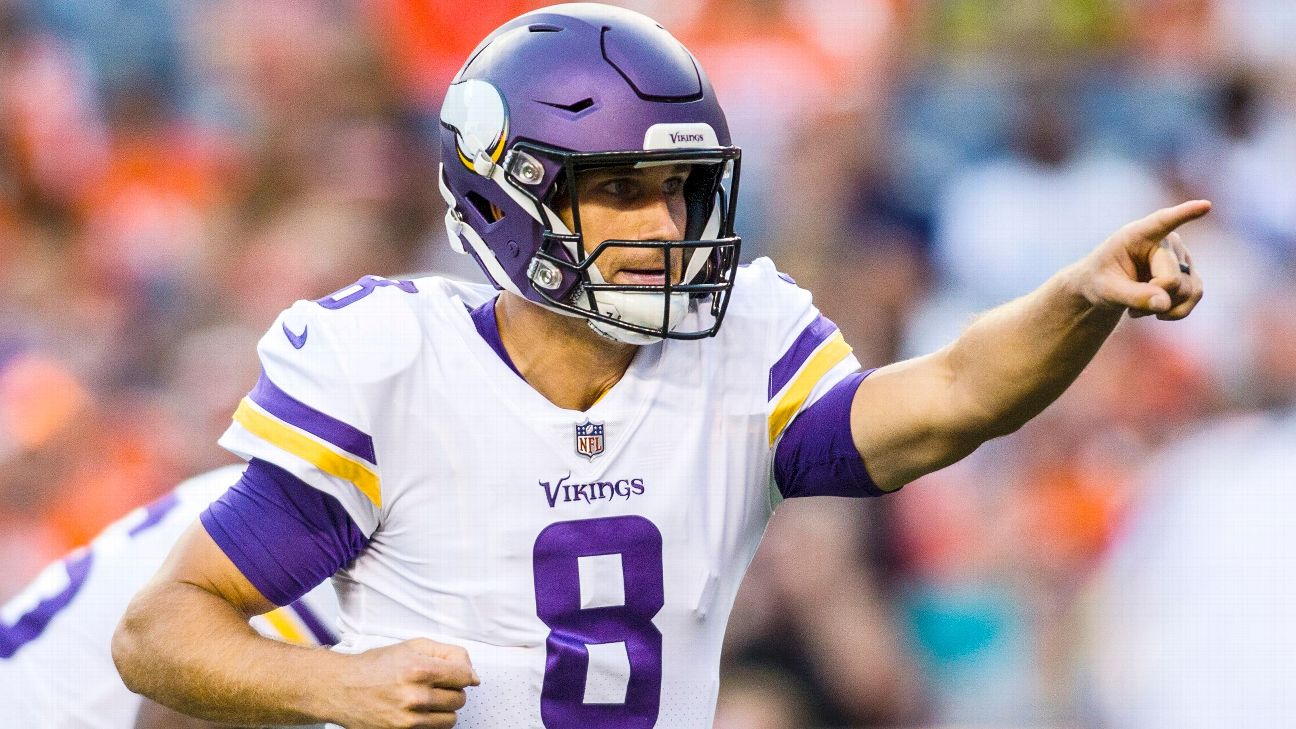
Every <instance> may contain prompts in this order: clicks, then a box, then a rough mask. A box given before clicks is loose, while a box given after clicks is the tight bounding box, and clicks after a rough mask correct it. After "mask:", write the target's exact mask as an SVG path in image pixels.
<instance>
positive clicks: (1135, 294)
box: [1099, 276, 1170, 314]
mask: <svg viewBox="0 0 1296 729" xmlns="http://www.w3.org/2000/svg"><path fill="white" fill-rule="evenodd" d="M1104 279H1105V280H1104V281H1103V283H1102V285H1101V286H1100V287H1099V296H1101V298H1102V299H1103V300H1104V301H1106V302H1107V303H1109V304H1116V305H1118V306H1124V307H1127V308H1129V309H1130V310H1131V311H1132V312H1142V313H1150V314H1160V313H1163V312H1166V311H1169V310H1170V294H1169V293H1167V292H1166V290H1165V288H1163V287H1162V286H1160V285H1158V281H1159V279H1153V280H1152V281H1149V282H1147V283H1143V282H1140V281H1131V280H1130V279H1128V278H1125V277H1123V276H1106V277H1104ZM1165 283H1166V284H1167V285H1168V284H1169V282H1168V281H1167V282H1165Z"/></svg>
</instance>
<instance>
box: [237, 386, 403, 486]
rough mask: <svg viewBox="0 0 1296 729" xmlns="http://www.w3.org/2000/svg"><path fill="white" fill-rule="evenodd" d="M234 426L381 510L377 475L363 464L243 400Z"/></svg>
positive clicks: (245, 399)
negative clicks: (351, 487)
mask: <svg viewBox="0 0 1296 729" xmlns="http://www.w3.org/2000/svg"><path fill="white" fill-rule="evenodd" d="M234 422H236V423H238V424H239V425H242V426H243V427H244V428H246V429H247V431H248V432H249V433H251V434H252V435H255V436H256V437H258V438H260V439H261V440H264V441H265V442H267V443H269V444H271V445H273V446H276V447H278V448H279V449H281V450H283V451H285V452H287V453H291V454H292V455H294V456H297V457H298V458H300V459H302V460H303V461H306V462H307V463H310V464H311V465H313V466H315V467H316V468H318V469H319V470H321V471H323V472H324V473H327V474H329V475H330V476H336V477H337V478H340V479H342V480H344V481H350V482H351V483H352V484H353V485H354V486H355V487H356V488H357V489H360V493H362V494H364V495H365V496H366V497H368V499H369V500H370V501H371V502H373V505H374V506H378V507H381V506H382V489H381V485H380V483H379V480H378V474H376V473H374V472H373V471H372V470H370V469H369V467H368V466H366V465H364V464H363V463H360V462H359V461H356V460H354V459H351V458H347V457H346V456H344V455H342V454H340V453H336V452H334V451H332V450H330V449H329V448H327V447H325V446H324V445H321V444H320V443H319V442H318V441H316V440H315V439H314V438H311V437H310V436H307V435H304V434H302V433H301V432H299V431H297V430H295V429H293V428H292V427H290V426H288V425H285V424H284V423H282V422H280V421H279V420H278V419H276V418H274V417H273V416H270V415H267V414H265V413H263V412H261V411H260V410H258V409H257V408H256V407H255V406H253V405H252V403H251V401H249V400H248V399H247V398H243V401H242V402H240V403H239V406H238V409H237V410H235V411H234Z"/></svg>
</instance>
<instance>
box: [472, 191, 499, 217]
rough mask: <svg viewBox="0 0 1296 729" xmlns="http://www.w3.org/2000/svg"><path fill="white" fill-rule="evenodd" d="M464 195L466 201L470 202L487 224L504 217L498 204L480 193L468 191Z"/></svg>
mask: <svg viewBox="0 0 1296 729" xmlns="http://www.w3.org/2000/svg"><path fill="white" fill-rule="evenodd" d="M464 197H466V198H468V202H470V203H472V206H473V208H475V209H476V210H477V213H478V214H479V215H481V216H482V219H483V220H485V221H486V223H487V224H494V223H498V222H499V221H501V220H503V219H504V211H503V210H501V209H500V207H499V206H498V205H496V204H495V203H493V202H491V201H490V200H487V199H486V198H485V197H483V196H482V195H479V194H478V193H476V192H471V191H470V192H469V193H468V194H467V195H465V196H464Z"/></svg>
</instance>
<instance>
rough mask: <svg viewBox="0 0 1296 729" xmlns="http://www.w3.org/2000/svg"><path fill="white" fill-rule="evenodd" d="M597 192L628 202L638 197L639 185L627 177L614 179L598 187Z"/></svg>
mask: <svg viewBox="0 0 1296 729" xmlns="http://www.w3.org/2000/svg"><path fill="white" fill-rule="evenodd" d="M599 191H600V192H602V193H603V194H605V195H608V196H610V197H614V198H617V199H619V200H630V199H634V198H635V197H636V196H638V194H639V183H637V182H636V181H634V180H632V179H630V178H628V177H614V178H612V179H610V180H607V181H605V182H604V183H603V184H601V185H599Z"/></svg>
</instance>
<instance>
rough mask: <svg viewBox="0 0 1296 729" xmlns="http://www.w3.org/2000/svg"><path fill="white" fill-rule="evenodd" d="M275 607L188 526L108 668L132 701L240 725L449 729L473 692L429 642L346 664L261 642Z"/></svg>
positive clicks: (452, 656)
mask: <svg viewBox="0 0 1296 729" xmlns="http://www.w3.org/2000/svg"><path fill="white" fill-rule="evenodd" d="M274 607H275V605H274V603H272V602H270V601H269V600H267V599H266V598H265V597H264V596H262V595H261V593H260V592H259V591H258V590H257V589H256V587H254V586H253V585H252V583H251V582H249V581H248V579H247V578H246V577H245V576H244V575H243V574H242V573H241V572H240V571H239V570H238V568H237V567H235V566H234V563H233V562H231V561H230V559H229V558H228V557H227V556H226V555H225V553H224V552H223V551H222V550H221V548H220V547H219V546H218V545H217V544H216V542H215V541H213V540H212V538H211V537H210V536H209V535H208V534H207V532H206V530H205V529H204V527H203V526H202V524H194V525H193V526H191V527H190V528H189V530H188V531H187V532H186V533H185V534H184V536H182V537H181V538H180V541H179V542H178V543H177V544H176V546H175V548H174V549H173V550H172V551H171V554H170V555H169V556H168V557H167V560H166V562H165V563H164V564H163V565H162V567H161V569H160V570H159V571H158V574H157V575H156V576H155V577H154V578H153V580H152V581H151V582H150V583H149V584H148V585H146V586H145V587H144V589H142V590H141V591H140V592H139V594H137V595H136V596H135V599H134V600H132V601H131V604H130V607H128V608H127V611H126V615H125V616H124V617H123V618H122V622H121V625H120V626H118V628H117V632H116V634H115V635H114V636H113V660H114V661H115V662H116V664H117V668H118V670H119V671H120V672H121V675H122V679H123V680H124V681H125V682H126V685H127V687H129V688H130V689H131V690H132V691H135V692H136V693H140V694H143V695H145V696H147V697H149V698H151V699H154V700H156V701H158V702H159V703H162V704H165V705H167V706H170V707H172V708H175V709H177V710H179V711H182V712H184V713H186V714H191V715H194V716H199V717H202V718H204V719H207V720H210V721H215V722H226V723H230V724H242V725H248V724H252V725H263V724H309V723H312V722H333V723H336V724H340V725H343V726H346V727H349V728H350V729H370V728H374V729H377V728H379V727H381V728H383V729H387V728H389V727H448V726H452V725H453V723H454V711H455V710H457V709H458V708H460V707H461V706H463V703H464V699H465V696H464V692H463V687H465V686H470V685H476V683H477V679H476V675H475V674H474V673H473V671H472V668H471V666H470V665H469V662H468V657H467V654H466V653H465V652H464V651H463V649H461V648H458V647H455V646H446V645H442V644H439V643H434V642H432V641H428V640H412V641H406V642H404V643H398V644H396V645H393V646H388V647H386V648H378V649H374V650H370V651H366V652H364V653H359V654H355V655H343V654H340V653H334V652H331V651H329V650H324V649H309V648H302V647H298V646H292V645H288V644H285V643H281V642H279V641H275V640H272V639H269V638H265V637H262V636H261V635H259V634H257V632H256V631H255V630H253V629H252V627H251V626H249V625H248V622H247V621H248V619H249V618H250V617H252V616H253V615H258V614H261V613H265V612H268V611H270V610H271V609H273V608H274Z"/></svg>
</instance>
